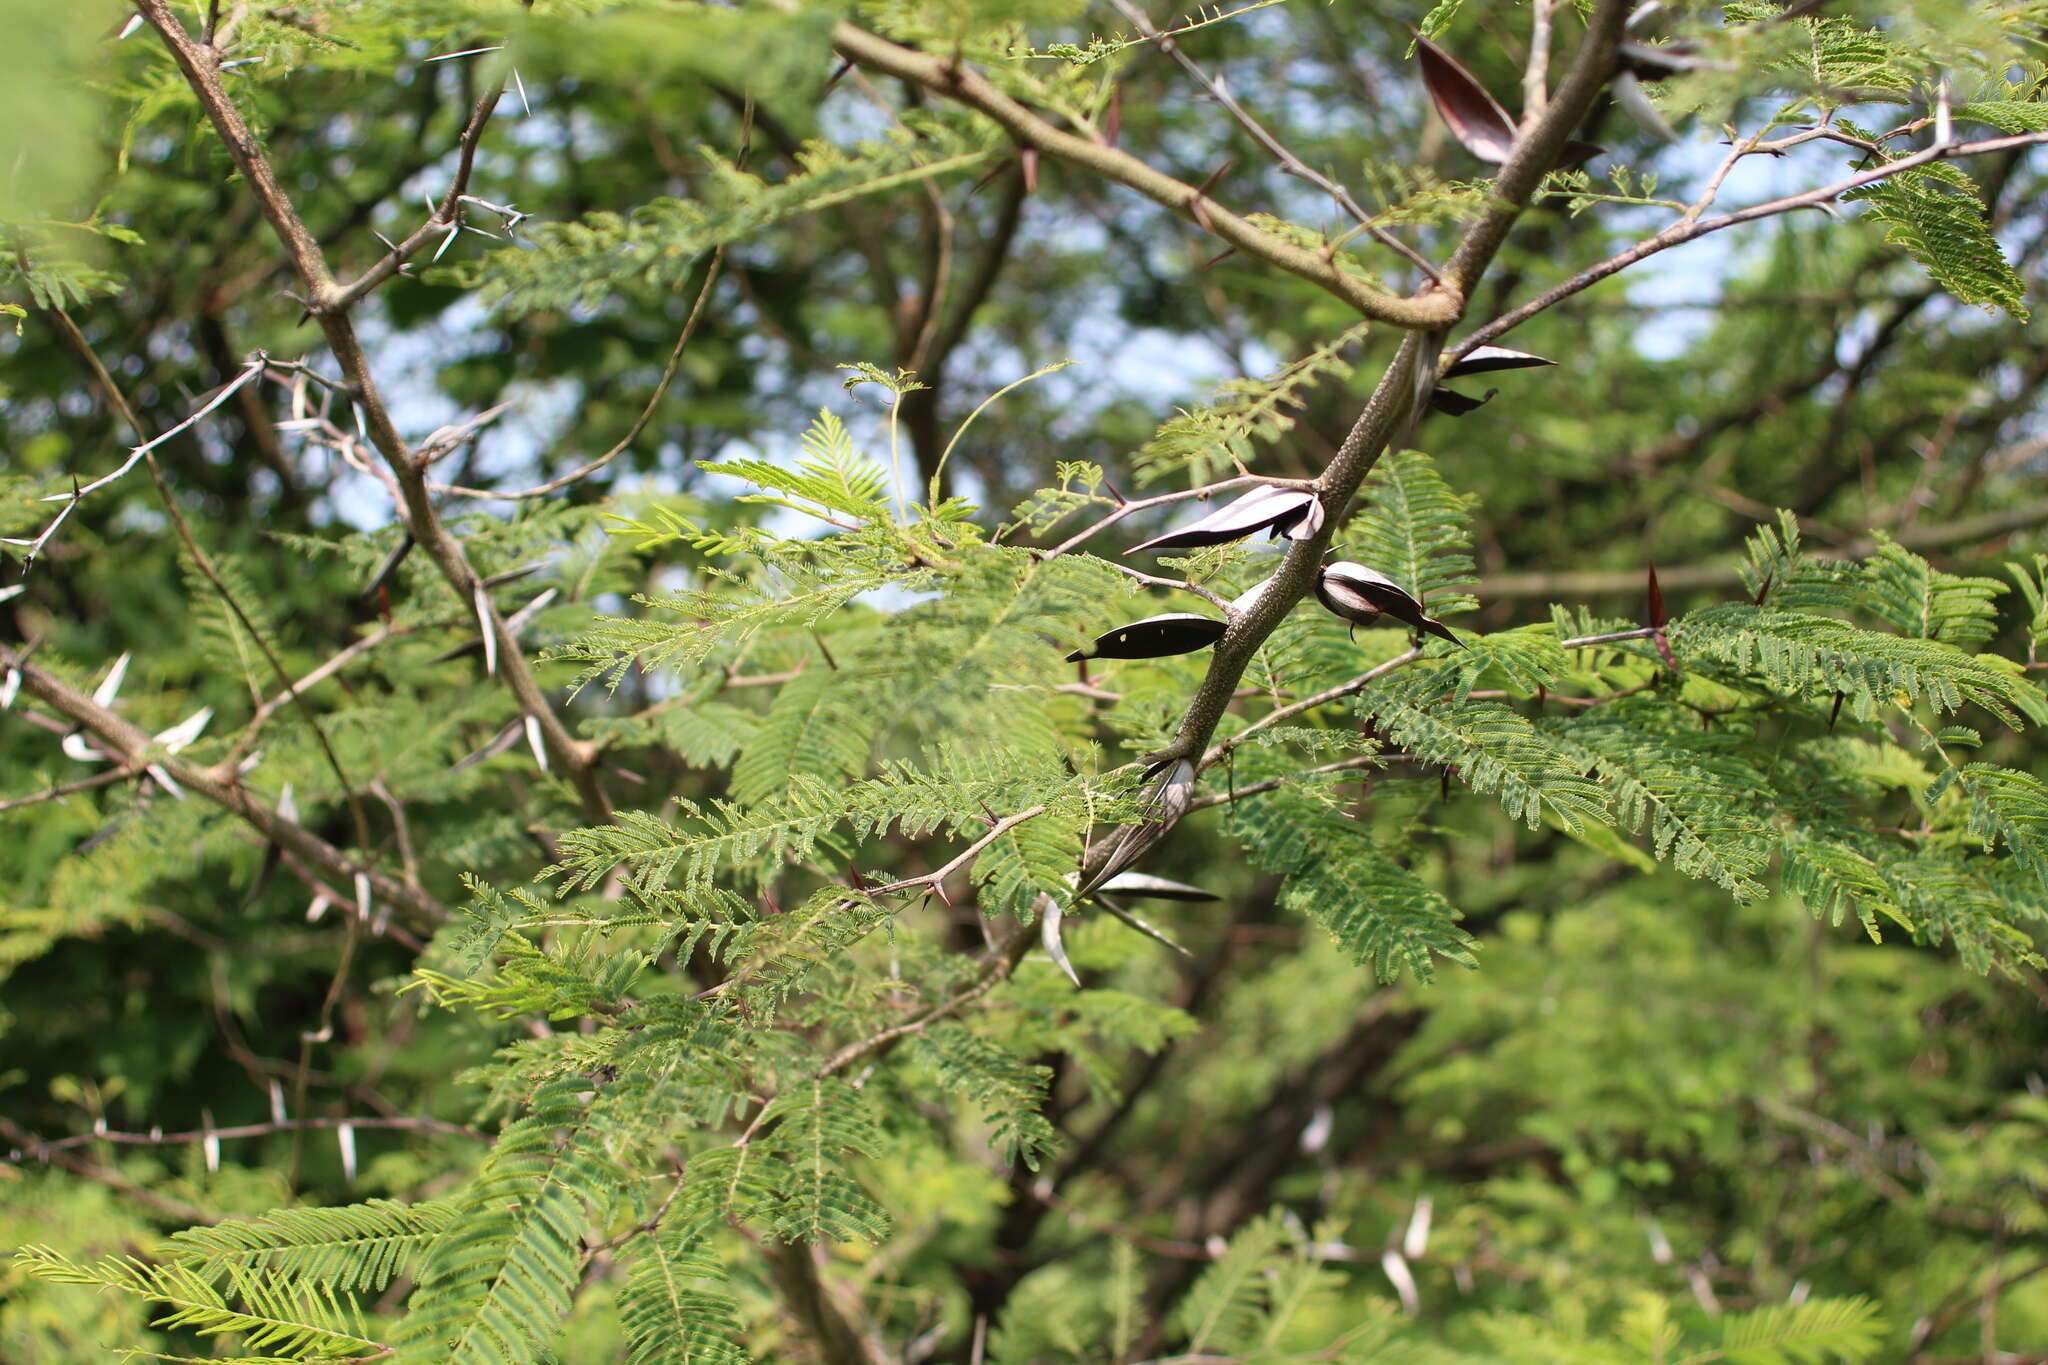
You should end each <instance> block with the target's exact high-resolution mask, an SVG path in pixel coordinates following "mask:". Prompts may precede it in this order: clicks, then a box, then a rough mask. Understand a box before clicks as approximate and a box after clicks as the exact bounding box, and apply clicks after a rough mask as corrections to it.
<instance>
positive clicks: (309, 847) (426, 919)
mask: <svg viewBox="0 0 2048 1365" xmlns="http://www.w3.org/2000/svg"><path fill="white" fill-rule="evenodd" d="M0 667H5V668H9V669H13V670H14V671H16V672H18V673H19V674H20V675H21V685H22V690H23V691H24V692H26V693H27V694H28V695H29V696H31V697H34V698H36V699H37V700H39V701H41V702H43V703H44V704H46V705H47V706H49V707H50V709H51V710H53V711H55V712H57V713H58V714H59V715H61V716H64V717H65V718H67V719H68V720H71V721H73V722H75V723H76V724H78V725H80V726H83V727H84V728H85V729H86V731H87V732H88V733H90V734H91V735H92V736H93V738H94V739H95V740H97V741H98V742H99V744H100V745H101V746H102V747H103V748H105V749H106V750H107V752H108V754H109V756H110V757H112V758H113V759H114V760H115V761H116V762H118V763H121V764H124V765H127V766H129V767H133V768H137V769H140V768H141V767H143V766H145V765H147V764H155V765H156V766H158V767H161V768H163V769H164V770H165V771H166V772H168V773H169V774H170V775H171V777H172V778H173V779H174V780H175V781H176V782H177V783H178V785H179V786H181V787H184V788H186V789H187V790H189V791H194V792H197V793H199V795H201V796H203V797H205V798H206V799H207V800H209V801H212V802H213V803H214V804H216V805H218V806H221V807H223V808H224V809H226V810H228V811H229V812H231V813H233V814H235V815H238V816H240V817H241V818H242V819H243V820H245V821H247V822H248V823H249V824H250V825H252V826H254V827H255V829H256V831H257V832H258V833H259V834H261V835H262V836H263V837H264V838H265V839H266V840H268V841H269V842H271V843H274V844H276V845H277V846H278V847H279V848H281V849H283V850H284V851H285V852H286V853H288V854H291V855H293V856H296V857H298V858H299V859H301V860H302V861H304V862H306V863H307V864H309V865H311V866H312V867H314V868H317V869H318V870H320V871H321V872H324V873H325V874H327V875H328V876H330V877H332V878H334V879H336V880H337V881H340V882H342V883H344V884H350V883H355V882H356V881H357V879H358V878H361V879H362V880H363V882H364V883H365V884H367V886H368V887H369V890H370V891H371V893H372V894H373V895H374V896H375V897H376V898H377V900H378V902H379V903H382V904H387V905H393V906H397V907H398V908H400V909H402V910H404V911H405V912H406V913H407V914H408V915H409V916H411V917H412V919H413V921H414V922H415V923H417V924H421V925H425V926H429V927H431V926H432V925H434V924H437V923H439V922H440V921H441V920H443V919H446V918H447V916H448V912H447V911H446V910H445V909H444V908H443V907H442V906H441V904H440V903H439V902H438V901H436V900H434V899H433V898H432V897H431V896H428V895H427V894H426V893H425V892H423V891H420V890H419V889H418V888H416V887H411V886H408V885H406V884H405V883H404V882H403V881H401V880H399V879H398V878H396V877H393V876H391V875H390V874H389V873H387V872H381V871H379V870H377V869H376V868H375V867H374V866H372V865H371V864H369V863H366V862H364V861H362V860H360V859H358V858H355V857H352V856H351V855H349V854H347V853H344V852H343V851H342V850H340V849H338V848H336V847H335V846H334V845H332V844H330V843H328V842H327V841H326V840H325V839H322V838H320V837H319V836H318V835H316V834H314V833H312V832H311V831H310V830H308V829H306V828H305V827H304V826H303V825H300V824H299V823H298V822H296V821H294V820H291V819H288V818H287V817H286V816H284V815H283V814H281V813H280V812H279V811H278V810H277V809H276V808H275V807H274V806H270V805H266V804H264V803H263V802H261V801H259V800H257V799H256V794H255V793H253V792H252V791H250V789H249V788H248V787H247V786H245V785H243V783H242V779H241V775H240V774H239V773H237V772H236V771H235V770H234V768H233V767H232V766H227V767H216V768H201V767H198V766H196V765H194V764H189V763H183V762H180V761H179V760H178V759H176V758H174V757H171V756H169V755H163V756H161V757H158V756H155V755H153V754H152V753H151V745H152V741H151V739H150V736H149V734H148V732H147V731H144V730H142V729H141V728H139V727H137V726H135V725H133V724H131V723H130V722H128V721H126V720H123V719H122V718H121V717H120V716H117V715H115V714H114V713H113V712H112V711H109V710H108V709H107V708H106V707H104V706H101V705H100V704H99V703H98V702H96V701H94V700H93V699H92V698H91V697H89V696H87V695H86V694H85V693H83V692H80V691H79V690H78V689H77V688H75V687H72V686H70V685H69V684H68V683H66V682H64V681H63V680H62V679H60V678H58V677H56V676H55V675H53V674H51V673H48V672H45V671H44V670H43V669H41V668H39V667H37V666H36V665H34V664H32V663H30V662H29V661H28V657H27V655H26V654H24V653H22V652H20V651H18V650H15V649H11V648H9V647H8V646H6V645H0Z"/></svg>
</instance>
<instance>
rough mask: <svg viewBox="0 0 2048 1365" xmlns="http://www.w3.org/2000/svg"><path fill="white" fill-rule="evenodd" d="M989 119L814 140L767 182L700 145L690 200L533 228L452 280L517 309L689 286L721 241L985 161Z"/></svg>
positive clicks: (930, 120)
mask: <svg viewBox="0 0 2048 1365" xmlns="http://www.w3.org/2000/svg"><path fill="white" fill-rule="evenodd" d="M990 141H991V139H990V137H989V134H988V132H987V130H986V126H985V125H980V124H974V123H970V122H967V121H966V120H964V119H961V118H958V117H952V116H945V115H938V114H918V113H916V112H910V113H906V114H905V115H904V117H903V119H902V120H901V122H900V123H899V124H898V125H897V126H896V127H894V128H891V129H890V130H889V131H888V133H887V134H886V135H885V136H883V137H880V138H876V139H873V140H870V141H866V142H861V143H857V144H854V145H853V146H850V147H847V146H839V145H837V144H834V143H831V142H827V141H824V140H822V139H817V140H813V141H811V142H809V143H806V144H805V145H804V147H803V149H802V151H801V152H800V153H798V155H797V158H796V167H795V170H794V172H793V173H792V174H790V175H788V176H786V177H784V178H783V179H781V180H776V181H769V180H767V179H764V178H763V177H762V176H760V175H758V174H756V173H754V172H753V171H750V170H747V169H746V168H745V167H744V166H742V165H740V164H738V163H736V162H734V161H732V160H731V159H729V158H727V157H725V156H723V155H721V154H720V153H719V152H717V151H716V150H714V149H712V148H710V147H702V148H699V149H698V154H699V155H700V156H702V157H703V159H704V168H705V175H706V179H707V181H708V183H707V184H706V187H705V190H704V192H703V194H702V195H701V196H700V197H698V198H693V199H657V200H654V201H653V202H651V203H647V204H644V205H642V206H641V207H640V208H638V209H636V210H634V211H633V213H632V214H631V215H630V216H625V217H622V216H620V215H619V214H616V213H599V214H593V215H591V216H590V217H588V218H586V219H585V220H584V221H583V222H580V223H554V224H547V225H545V226H542V227H537V228H535V229H533V231H532V233H531V236H532V239H533V246H532V248H531V249H511V248H508V249H505V250H502V251H497V252H493V253H491V254H490V255H488V256H486V257H484V258H483V259H482V260H481V261H479V262H477V263H474V264H471V265H465V266H461V267H454V268H451V269H450V271H449V272H448V273H449V277H450V279H451V280H453V281H454V282H457V283H460V284H462V285H463V286H464V287H466V288H472V289H476V290H479V291H480V292H481V293H482V294H483V296H484V297H486V298H488V299H491V300H495V301H499V302H503V303H504V304H506V305H507V306H509V307H512V308H517V309H523V310H536V309H544V308H573V307H578V306H582V307H590V306H594V305H596V304H598V303H600V302H601V301H603V300H604V299H605V298H607V297H609V296H611V295H613V294H615V293H618V292H620V291H622V290H640V291H646V292H649V293H665V292H669V291H673V290H678V289H681V288H682V287H683V286H684V285H685V284H686V283H687V282H688V280H689V279H690V277H691V274H692V273H693V271H694V270H695V267H696V264H697V261H698V259H699V258H700V257H701V256H703V255H704V254H705V253H707V252H709V251H710V250H712V248H714V247H717V246H721V245H725V244H728V243H732V242H738V241H742V240H745V239H746V238H748V237H750V236H752V235H754V234H755V233H758V232H760V231H762V230H763V229H766V228H769V227H773V226H774V225H776V224H778V223H782V222H786V221H788V220H790V219H794V218H802V217H807V216H809V215H811V214H815V213H819V212H822V211H823V210H826V209H829V208H833V207H835V206H837V205H841V204H847V203H852V202H855V201H858V200H861V199H863V198H867V197H870V196H874V195H881V194H887V193H889V192H891V191H894V190H901V189H905V188H915V187H917V186H919V185H920V184H922V183H924V182H926V181H930V180H933V179H937V178H940V177H944V176H950V175H957V174H961V173H964V172H967V171H971V170H973V169H975V168H976V167H978V166H981V165H983V164H984V163H985V162H986V161H987V160H988V159H989V157H990V154H991V147H990Z"/></svg>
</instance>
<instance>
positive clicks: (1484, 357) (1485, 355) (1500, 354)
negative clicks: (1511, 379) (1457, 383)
mask: <svg viewBox="0 0 2048 1365" xmlns="http://www.w3.org/2000/svg"><path fill="white" fill-rule="evenodd" d="M1556 363H1557V362H1556V361H1555V360H1546V359H1545V358H1544V357H1542V356H1540V355H1531V354H1530V353H1529V352H1527V351H1510V350H1509V349H1508V348H1507V347H1505V346H1480V347H1477V348H1475V349H1474V350H1472V351H1471V352H1469V353H1468V354H1466V355H1463V356H1460V357H1459V358H1458V359H1457V360H1455V361H1453V362H1451V367H1450V368H1449V369H1448V370H1445V371H1444V376H1443V377H1444V378H1446V379H1456V378H1458V377H1459V376H1461V375H1468V374H1491V373H1493V372H1494V371H1495V370H1530V369H1535V368H1537V367H1539V366H1543V365H1555V364H1556Z"/></svg>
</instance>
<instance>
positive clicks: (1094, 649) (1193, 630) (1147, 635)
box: [1067, 611, 1225, 663]
mask: <svg viewBox="0 0 2048 1365" xmlns="http://www.w3.org/2000/svg"><path fill="white" fill-rule="evenodd" d="M1224 629H1225V625H1224V623H1223V622H1221V621H1218V620H1216V619H1215V618H1213V617H1209V616H1197V615H1195V614H1194V613H1193V612H1189V611H1169V612H1165V613H1163V614H1161V615H1159V616H1147V617H1146V618H1145V619H1144V620H1142V621H1133V622H1131V623H1130V624H1129V625H1127V626H1118V627H1117V628H1116V629H1114V630H1108V631H1104V632H1103V633H1102V634H1100V635H1098V636H1096V637H1095V642H1094V643H1093V644H1090V645H1087V646H1085V647H1084V648H1081V649H1077V650H1075V651H1074V652H1073V653H1071V654H1069V655H1068V656H1067V662H1068V663H1079V662H1081V660H1083V659H1164V658H1166V657H1168V656H1169V655H1174V654H1192V653H1194V652H1195V651H1196V650H1198V649H1207V648H1208V647H1209V646H1210V645H1213V644H1215V643H1216V642H1217V641H1218V640H1220V639H1222V638H1223V632H1224Z"/></svg>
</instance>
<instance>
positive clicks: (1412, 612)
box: [1316, 559, 1470, 649]
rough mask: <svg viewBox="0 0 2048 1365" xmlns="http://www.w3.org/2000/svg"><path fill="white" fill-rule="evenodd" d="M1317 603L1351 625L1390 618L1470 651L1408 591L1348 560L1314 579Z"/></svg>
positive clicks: (1368, 623)
mask: <svg viewBox="0 0 2048 1365" xmlns="http://www.w3.org/2000/svg"><path fill="white" fill-rule="evenodd" d="M1316 600H1317V601H1318V602H1321V603H1322V604H1323V606H1324V607H1326V608H1327V609H1328V610H1329V612H1330V614H1331V615H1332V616H1335V617H1337V618H1339V619H1340V620H1343V621H1347V622H1349V623H1350V624H1351V625H1353V626H1369V625H1371V624H1373V623H1374V622H1375V621H1377V620H1379V618H1380V617H1382V616H1389V617H1392V618H1393V619H1394V620H1396V621H1399V622H1401V624H1403V625H1405V626H1408V627H1410V628H1411V629H1414V630H1421V631H1427V632H1428V633H1429V634H1431V635H1434V636H1436V637H1437V638H1439V639H1442V640H1449V641H1450V642H1451V643H1452V644H1454V645H1456V646H1458V647H1459V648H1460V649H1467V648H1470V646H1468V645H1467V644H1465V642H1464V641H1462V640H1460V639H1459V638H1458V637H1457V636H1455V635H1453V634H1451V632H1450V628H1449V627H1448V626H1446V625H1444V623H1443V622H1441V621H1439V620H1437V619H1436V618H1435V617H1433V616H1431V615H1430V614H1429V613H1428V612H1426V611H1424V610H1423V609H1422V603H1420V602H1418V601H1416V600H1415V599H1414V598H1413V597H1411V596H1409V594H1408V590H1407V589H1405V588H1403V587H1402V586H1401V585H1400V584H1399V583H1396V582H1395V581H1394V580H1393V579H1391V578H1389V577H1387V576H1386V575H1385V574H1383V573H1381V572H1380V571H1379V570H1378V569H1370V568H1367V567H1366V566H1365V565H1363V564H1358V563H1354V562H1353V561H1351V560H1348V559H1340V560H1338V561H1337V562H1336V563H1334V564H1328V565H1325V566H1324V568H1323V571H1322V573H1321V574H1319V575H1318V576H1317V577H1316Z"/></svg>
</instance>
